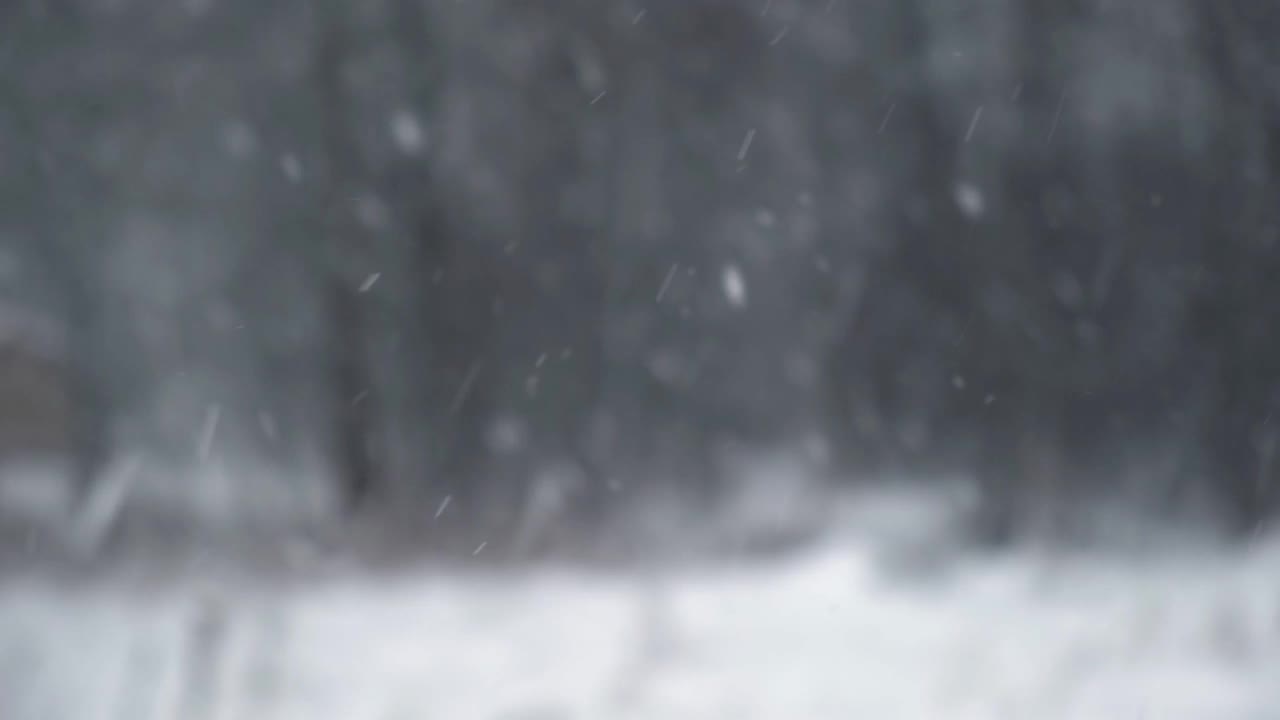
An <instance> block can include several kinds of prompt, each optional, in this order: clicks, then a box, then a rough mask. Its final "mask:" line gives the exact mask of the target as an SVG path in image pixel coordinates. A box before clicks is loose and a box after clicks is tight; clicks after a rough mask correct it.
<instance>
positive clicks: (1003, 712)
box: [0, 536, 1280, 720]
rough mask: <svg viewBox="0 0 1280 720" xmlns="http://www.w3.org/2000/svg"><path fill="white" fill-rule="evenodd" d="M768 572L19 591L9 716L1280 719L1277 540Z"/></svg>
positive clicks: (0, 598) (799, 561) (7, 682)
mask: <svg viewBox="0 0 1280 720" xmlns="http://www.w3.org/2000/svg"><path fill="white" fill-rule="evenodd" d="M873 550H874V549H873V548H872V547H871V546H870V544H869V542H868V541H866V540H865V539H863V540H860V539H858V536H846V537H844V538H842V539H841V540H840V541H839V542H833V543H829V544H827V545H825V546H822V547H820V548H818V549H815V550H813V551H811V552H809V553H807V554H805V555H803V556H798V557H793V558H790V559H786V560H774V561H771V562H770V563H768V564H764V565H762V564H752V565H748V564H738V565H728V566H724V567H719V568H701V569H696V570H695V569H689V568H686V569H683V570H679V571H675V570H672V571H667V572H651V573H649V574H647V575H646V574H612V575H610V574H588V573H585V572H580V571H567V570H560V571H553V570H544V571H539V572H532V571H531V572H526V573H521V574H493V573H489V574H485V573H479V572H477V573H471V574H465V573H458V572H449V573H444V572H431V573H427V572H423V573H422V574H420V575H407V576H400V577H397V578H382V579H380V580H377V581H373V580H370V579H369V578H365V579H346V580H341V581H333V582H329V583H327V584H323V585H313V586H309V587H307V588H304V589H299V588H294V589H292V590H287V591H285V590H275V591H268V590H266V589H263V588H261V587H253V588H250V587H246V586H243V585H234V584H229V583H221V582H217V581H216V579H215V578H213V577H209V578H205V582H203V583H202V584H201V587H194V586H191V585H184V586H183V587H173V588H169V589H166V590H163V591H160V592H140V591H139V590H138V588H136V587H135V588H124V587H103V586H95V587H93V588H83V587H82V588H78V589H69V588H66V587H62V588H58V587H54V586H52V585H50V584H48V583H43V584H41V583H26V584H10V585H9V586H7V587H4V588H3V590H0V717H3V718H5V719H6V720H28V719H33V718H42V719H44V718H62V719H66V720H72V719H75V720H80V719H96V718H109V719H116V718H121V719H123V718H129V719H130V720H148V719H149V718H156V719H164V720H169V719H170V718H182V719H183V720H188V719H195V718H221V719H225V720H252V719H254V718H264V719H265V718H271V719H278V720H294V719H298V720H302V719H304V718H305V719H306V720H326V719H328V718H333V719H334V720H366V719H367V720H401V719H403V720H408V719H410V718H413V719H415V720H417V719H429V718H446V719H450V720H452V719H456V718H477V719H479V720H534V719H541V720H551V719H559V720H571V719H578V718H581V719H592V720H596V719H608V718H643V719H646V720H665V719H670V720H683V719H685V718H689V719H694V718H697V719H698V720H706V719H707V718H734V719H750V718H761V719H772V718H777V719H779V720H782V719H786V720H792V719H795V718H802V719H803V718H813V719H815V720H817V719H821V718H841V719H847V718H858V717H867V718H939V717H945V718H974V719H978V718H1006V717H1017V718H1087V719H1089V720H1106V719H1107V718H1125V719H1126V720H1130V719H1132V718H1142V717H1149V718H1156V717H1158V718H1204V719H1206V720H1232V719H1241V720H1252V719H1255V718H1256V719H1261V718H1274V717H1277V714H1280V682H1276V678H1280V542H1273V543H1271V544H1269V545H1258V546H1256V547H1255V548H1254V549H1253V550H1251V551H1248V552H1244V551H1237V552H1235V553H1232V554H1228V553H1226V552H1211V551H1209V550H1202V551H1198V552H1196V553H1189V552H1179V553H1177V554H1176V556H1175V555H1173V554H1170V555H1169V556H1167V557H1146V558H1143V559H1141V560H1118V559H1115V558H1114V557H1113V558H1111V559H1108V558H1105V557H1074V558H1068V557H1057V558H1053V557H1051V556H1048V555H1043V554H1039V555H1037V554H1033V553H1030V552H1027V553H1024V554H1021V555H1009V556H1004V557H987V558H976V557H967V558H960V559H958V560H956V562H954V563H953V564H952V566H951V568H950V571H949V572H946V573H942V574H935V575H920V574H917V575H912V576H911V577H910V578H903V577H901V576H899V575H897V574H894V573H892V572H889V571H887V570H886V569H885V567H884V566H883V564H882V563H880V562H879V561H878V558H879V554H878V552H877V551H873Z"/></svg>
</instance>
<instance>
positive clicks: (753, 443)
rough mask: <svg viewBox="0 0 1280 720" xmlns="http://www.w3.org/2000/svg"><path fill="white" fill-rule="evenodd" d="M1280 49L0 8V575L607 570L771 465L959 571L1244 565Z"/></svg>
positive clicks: (1271, 501)
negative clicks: (328, 550) (515, 560)
mask: <svg viewBox="0 0 1280 720" xmlns="http://www.w3.org/2000/svg"><path fill="white" fill-rule="evenodd" d="M1277 37H1280V10H1278V9H1277V8H1276V6H1274V5H1273V4H1270V3H1266V2H1248V1H1246V0H1220V1H1217V2H1211V1H1209V0H1162V1H1159V2H1157V1H1154V0H1152V1H1150V2H1120V1H1117V0H1062V1H1060V2H1027V3H1017V2H1011V1H1009V0H982V1H980V2H964V3H960V2H952V1H950V0H752V1H750V2H748V1H746V0H742V1H736V0H733V1H731V0H694V1H690V2H675V1H674V0H673V1H672V2H658V1H656V0H653V1H650V2H647V3H642V2H623V1H617V2H613V1H601V0H554V1H553V0H527V1H523V2H489V1H484V0H359V1H356V0H349V1H343V0H281V1H279V2H250V1H248V0H182V1H176V0H175V1H174V2H145V1H143V0H56V1H55V0H48V1H45V0H15V1H13V2H7V3H3V4H2V5H0V464H2V465H3V468H4V472H3V475H4V479H3V481H0V515H3V521H2V522H0V530H2V531H3V533H4V545H3V546H4V548H5V555H6V557H12V556H15V555H22V554H30V553H39V550H40V548H47V547H49V546H53V545H56V543H54V542H52V541H50V540H49V538H51V537H53V536H54V535H56V533H55V532H53V530H52V529H51V528H57V527H70V528H72V529H73V531H74V532H73V533H72V535H73V536H74V538H75V542H78V543H81V545H82V546H84V547H89V548H92V549H94V550H95V551H100V550H103V549H105V548H110V547H128V546H129V545H130V543H131V542H143V541H147V542H154V540H155V539H157V538H161V539H164V540H165V542H173V543H179V542H181V541H182V539H184V538H185V539H187V540H197V539H198V540H199V541H200V542H206V541H207V540H208V538H222V539H224V540H228V539H235V538H238V539H245V538H261V537H269V536H272V535H280V536H292V535H308V534H310V535H311V536H318V535H324V534H325V533H327V532H330V530H328V529H330V528H339V527H343V528H358V529H361V530H360V532H366V533H369V534H372V535H377V536H379V537H384V538H389V537H394V538H397V542H403V541H405V540H406V539H408V540H409V541H410V542H409V543H408V544H410V545H412V546H413V547H419V548H421V547H427V548H437V549H442V550H448V551H456V552H460V553H466V554H471V553H473V552H476V551H477V549H478V547H479V545H480V543H485V544H487V545H488V546H489V549H488V550H486V551H485V552H486V553H487V554H489V555H492V556H495V557H501V556H503V554H504V553H513V552H517V550H515V549H514V548H519V550H518V552H521V553H537V552H544V551H546V550H548V549H552V548H556V547H561V546H569V545H580V544H581V543H582V541H584V540H587V541H590V545H592V546H594V547H597V548H604V547H606V546H608V543H606V542H604V540H603V539H604V538H612V539H614V540H618V539H619V538H630V540H618V542H630V541H637V542H638V541H640V540H639V539H642V538H643V537H645V531H644V530H643V529H642V528H641V527H640V526H641V525H643V522H642V521H640V520H636V519H635V518H637V517H641V516H644V515H645V513H646V512H656V513H659V514H661V513H667V514H670V513H680V514H683V515H682V516H683V517H684V518H685V519H686V521H687V524H688V525H689V526H691V527H697V526H698V525H699V524H700V523H703V522H704V521H705V519H706V518H709V517H712V516H713V515H714V513H715V512H718V510H717V509H718V508H722V507H724V506H725V505H726V504H727V503H729V502H730V500H731V499H732V498H735V497H737V496H738V495H739V494H740V493H741V491H742V487H743V485H744V483H746V482H747V479H748V478H751V477H754V475H753V474H752V472H751V471H750V469H751V468H752V467H756V466H757V465H758V463H762V462H764V460H762V458H767V457H768V458H777V457H786V458H792V461H789V462H790V463H791V464H790V465H788V467H789V468H791V469H790V470H789V471H788V472H786V473H781V474H780V475H782V476H784V477H785V478H786V479H784V480H777V481H775V482H781V483H784V484H786V483H791V484H793V485H795V486H796V487H799V486H800V485H802V484H803V485H806V487H807V486H809V485H816V486H820V487H835V486H839V485H841V484H844V483H851V482H857V481H859V480H860V479H866V478H875V477H885V476H895V475H903V476H907V475H917V476H926V477H937V478H948V479H946V480H941V479H940V480H939V482H953V483H956V487H961V485H962V484H963V483H965V482H968V483H969V485H968V486H967V487H969V488H970V489H971V490H973V491H974V497H975V498H976V500H977V510H976V512H975V513H974V517H973V523H972V524H973V528H972V535H973V537H974V538H975V539H977V540H981V541H986V542H994V543H1003V542H1006V541H1009V540H1011V539H1016V538H1019V537H1026V536H1030V535H1035V536H1049V537H1056V538H1062V539H1070V538H1073V537H1078V536H1081V535H1084V534H1087V533H1088V527H1089V518H1090V517H1091V516H1093V510H1092V509H1094V508H1097V507H1100V506H1114V505H1120V504H1123V505H1125V506H1126V507H1131V508H1133V509H1135V510H1137V511H1139V512H1147V513H1150V514H1153V515H1165V516H1174V517H1181V516H1182V514H1184V513H1190V514H1200V515H1202V516H1204V517H1206V518H1208V519H1209V522H1212V523H1216V524H1218V525H1219V526H1221V527H1225V528H1227V529H1228V530H1230V531H1232V532H1235V533H1238V534H1240V535H1244V536H1247V535H1249V534H1250V533H1252V532H1254V531H1255V530H1256V528H1258V527H1259V526H1260V524H1261V523H1263V522H1264V521H1265V520H1266V518H1267V517H1268V514H1269V513H1270V512H1271V511H1273V510H1274V509H1275V508H1276V506H1277V499H1278V498H1280V487H1277V485H1276V484H1275V483H1274V482H1273V478H1274V477H1275V475H1276V474H1277V472H1280V467H1277V465H1276V460H1277V458H1276V452H1277V450H1278V449H1280V446H1278V445H1277V440H1280V434H1278V432H1277V431H1278V430H1280V419H1278V420H1277V421H1276V422H1272V421H1271V412H1272V410H1273V408H1275V407H1276V406H1277V401H1280V396H1277V391H1278V390H1280V384H1277V382H1276V379H1277V378H1276V373H1277V371H1280V336H1277V335H1275V334H1273V332H1272V328H1273V327H1276V321H1277V320H1278V319H1280V283H1278V282H1277V280H1278V279H1280V274H1278V273H1277V270H1280V248H1277V240H1278V239H1280V224H1278V221H1280V194H1278V193H1277V191H1278V190H1280V49H1278V47H1280V46H1277V44H1276V43H1275V42H1274V41H1275V39H1276V38H1277ZM949 478H959V479H958V480H950V479H949ZM785 489H786V488H784V490H785ZM792 489H794V488H792ZM1100 504H1101V505H1100ZM652 534H653V533H652V532H651V535H652ZM659 534H660V533H659ZM148 538H149V539H150V540H147V539H148ZM779 542H782V540H779ZM615 549H616V548H615Z"/></svg>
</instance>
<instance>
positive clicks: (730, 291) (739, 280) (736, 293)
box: [720, 265, 747, 308]
mask: <svg viewBox="0 0 1280 720" xmlns="http://www.w3.org/2000/svg"><path fill="white" fill-rule="evenodd" d="M720 287H721V289H722V290H723V291H724V297H725V299H726V300H728V301H729V304H730V305H732V306H733V307H735V308H743V307H746V305H747V281H746V280H745V279H744V278H743V276H742V271H741V270H739V269H738V266H737V265H727V266H725V268H724V270H723V271H721V273H720Z"/></svg>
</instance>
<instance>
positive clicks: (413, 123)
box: [390, 110, 427, 155]
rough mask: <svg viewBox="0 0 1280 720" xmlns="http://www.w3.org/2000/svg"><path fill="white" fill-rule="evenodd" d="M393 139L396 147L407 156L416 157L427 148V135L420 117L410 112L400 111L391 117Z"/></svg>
mask: <svg viewBox="0 0 1280 720" xmlns="http://www.w3.org/2000/svg"><path fill="white" fill-rule="evenodd" d="M390 126H391V139H392V140H394V141H395V144H396V147H398V148H400V151H401V152H403V153H405V154H407V155H416V154H418V153H420V152H422V150H423V148H424V147H425V146H426V141H427V137H426V133H425V132H424V131H423V129H422V123H421V122H419V120H418V117H417V116H416V115H414V114H413V113H412V112H409V111H408V110H398V111H396V112H395V113H394V114H392V115H391V119H390Z"/></svg>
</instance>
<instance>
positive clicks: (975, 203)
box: [954, 182, 987, 220]
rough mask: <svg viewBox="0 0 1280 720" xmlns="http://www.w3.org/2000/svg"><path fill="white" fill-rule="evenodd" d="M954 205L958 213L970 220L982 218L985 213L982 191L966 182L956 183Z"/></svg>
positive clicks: (985, 206)
mask: <svg viewBox="0 0 1280 720" xmlns="http://www.w3.org/2000/svg"><path fill="white" fill-rule="evenodd" d="M954 192H955V200H956V205H957V206H958V207H959V208H960V212H962V213H964V214H965V216H966V217H968V218H969V219H970V220H976V219H978V218H980V217H982V214H983V213H984V212H985V211H986V208H987V205H986V200H985V199H984V198H983V197H982V191H981V190H979V189H978V186H977V185H974V184H972V183H967V182H961V183H957V184H956V186H955V190H954Z"/></svg>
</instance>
